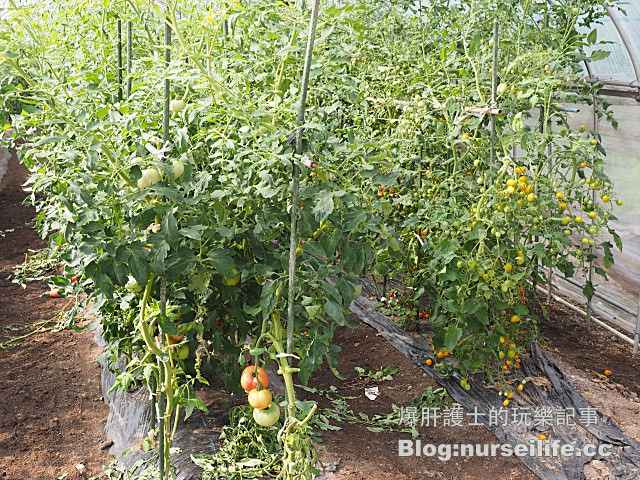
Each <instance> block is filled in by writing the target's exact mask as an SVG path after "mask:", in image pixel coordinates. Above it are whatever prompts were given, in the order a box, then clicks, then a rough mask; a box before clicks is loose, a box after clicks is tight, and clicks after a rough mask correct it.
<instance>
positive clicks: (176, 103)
mask: <svg viewBox="0 0 640 480" xmlns="http://www.w3.org/2000/svg"><path fill="white" fill-rule="evenodd" d="M169 110H171V113H173V114H178V113H180V112H182V111H183V110H184V100H171V102H169Z"/></svg>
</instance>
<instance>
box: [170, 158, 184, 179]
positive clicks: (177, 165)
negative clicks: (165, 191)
mask: <svg viewBox="0 0 640 480" xmlns="http://www.w3.org/2000/svg"><path fill="white" fill-rule="evenodd" d="M171 171H172V172H173V178H174V179H176V180H177V179H178V178H180V177H181V176H182V174H183V173H184V163H182V160H176V161H175V162H173V165H171Z"/></svg>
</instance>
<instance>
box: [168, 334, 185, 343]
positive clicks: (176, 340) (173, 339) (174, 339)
mask: <svg viewBox="0 0 640 480" xmlns="http://www.w3.org/2000/svg"><path fill="white" fill-rule="evenodd" d="M183 338H184V335H180V334H178V335H169V345H174V344H176V343H180V342H181V341H182V339H183Z"/></svg>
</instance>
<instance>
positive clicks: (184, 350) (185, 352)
mask: <svg viewBox="0 0 640 480" xmlns="http://www.w3.org/2000/svg"><path fill="white" fill-rule="evenodd" d="M178 358H179V359H180V360H186V359H187V358H189V345H187V344H186V343H183V344H182V345H180V346H179V347H178Z"/></svg>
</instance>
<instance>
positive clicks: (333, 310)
mask: <svg viewBox="0 0 640 480" xmlns="http://www.w3.org/2000/svg"><path fill="white" fill-rule="evenodd" d="M324 311H325V313H326V314H327V315H328V316H329V318H331V319H332V320H333V321H334V322H336V323H337V324H338V325H340V326H344V325H346V322H345V315H344V310H343V309H342V307H341V306H340V305H339V304H338V303H337V302H335V301H333V300H327V301H326V302H325V303H324Z"/></svg>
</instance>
